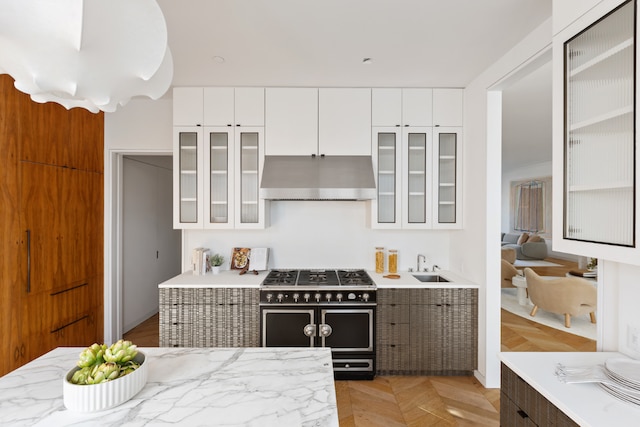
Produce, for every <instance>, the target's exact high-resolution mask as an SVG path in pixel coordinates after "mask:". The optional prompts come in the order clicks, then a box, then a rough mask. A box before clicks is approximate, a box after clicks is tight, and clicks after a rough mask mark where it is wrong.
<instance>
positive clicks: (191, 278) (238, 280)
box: [158, 270, 269, 289]
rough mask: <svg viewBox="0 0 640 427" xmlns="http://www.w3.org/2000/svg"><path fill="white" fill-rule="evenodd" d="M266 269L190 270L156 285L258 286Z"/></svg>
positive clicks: (204, 286) (192, 286) (197, 286)
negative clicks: (213, 271)
mask: <svg viewBox="0 0 640 427" xmlns="http://www.w3.org/2000/svg"><path fill="white" fill-rule="evenodd" d="M268 273H269V272H268V271H259V272H258V274H253V273H252V272H248V273H246V274H243V275H240V270H223V271H221V272H220V274H211V273H207V274H205V275H197V274H193V272H191V271H187V272H185V273H182V274H179V275H177V276H175V277H172V278H171V279H169V280H167V281H165V282H162V283H160V284H159V285H158V287H159V288H217V287H225V288H256V289H257V288H259V287H260V284H261V283H262V281H263V280H264V278H265V277H267V274H268Z"/></svg>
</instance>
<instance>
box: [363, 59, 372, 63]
mask: <svg viewBox="0 0 640 427" xmlns="http://www.w3.org/2000/svg"><path fill="white" fill-rule="evenodd" d="M372 62H373V58H364V59H363V60H362V63H363V64H371V63H372Z"/></svg>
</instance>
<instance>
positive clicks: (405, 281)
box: [367, 270, 478, 289]
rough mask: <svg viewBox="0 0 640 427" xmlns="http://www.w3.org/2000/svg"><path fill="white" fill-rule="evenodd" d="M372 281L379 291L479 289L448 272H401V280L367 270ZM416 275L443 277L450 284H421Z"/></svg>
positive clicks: (466, 280) (399, 273)
mask: <svg viewBox="0 0 640 427" xmlns="http://www.w3.org/2000/svg"><path fill="white" fill-rule="evenodd" d="M367 273H369V276H371V279H372V280H373V281H374V282H375V283H376V287H377V288H378V289H385V288H397V289H401V288H402V289H407V288H414V289H415V288H417V289H438V288H478V285H477V284H476V283H473V282H471V281H469V280H468V279H465V278H463V277H461V276H458V275H457V274H455V273H452V272H450V271H446V270H440V271H437V272H435V273H431V272H430V273H417V272H408V271H400V272H398V273H396V274H398V275H399V276H400V278H399V279H389V278H385V277H384V276H388V275H389V273H376V272H375V271H371V270H367ZM414 275H420V276H432V275H436V276H442V277H444V278H445V279H447V280H449V281H448V282H421V281H420V280H418V279H416V278H415V277H413V276H414Z"/></svg>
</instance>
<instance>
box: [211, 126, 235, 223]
mask: <svg viewBox="0 0 640 427" xmlns="http://www.w3.org/2000/svg"><path fill="white" fill-rule="evenodd" d="M205 139H206V144H205V155H206V156H205V164H204V171H205V174H206V175H205V176H206V179H205V182H204V184H205V196H206V197H205V206H206V208H207V210H206V217H207V218H206V221H207V223H206V225H205V227H206V228H227V227H232V226H233V200H234V198H233V179H234V178H233V170H234V169H233V159H234V151H233V148H234V143H233V139H234V132H233V130H229V128H227V127H221V128H212V127H208V128H205Z"/></svg>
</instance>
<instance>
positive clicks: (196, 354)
mask: <svg viewBox="0 0 640 427" xmlns="http://www.w3.org/2000/svg"><path fill="white" fill-rule="evenodd" d="M82 350H83V349H82V348H57V349H55V350H52V351H51V352H49V353H47V354H45V355H44V356H41V357H39V358H38V359H36V360H34V361H32V362H30V363H28V364H27V365H24V366H22V367H21V368H19V369H17V370H15V371H13V372H11V373H9V374H7V375H5V376H4V377H2V378H0V425H11V426H30V425H39V426H68V425H83V426H91V425H96V426H97V425H99V426H123V425H124V426H140V425H160V424H163V425H191V426H195V425H215V426H261V427H262V426H285V425H295V426H338V413H337V406H336V396H335V388H334V382H333V371H332V366H331V351H330V350H329V349H313V348H309V349H300V348H288V349H284V348H242V349H239V348H226V349H223V348H216V349H212V348H172V349H169V348H142V349H141V350H142V351H143V352H144V353H145V354H146V355H147V362H146V363H149V367H148V369H149V378H148V381H147V384H146V385H145V387H144V388H143V389H142V390H141V391H140V392H139V393H138V394H137V395H136V396H134V397H133V398H132V399H131V400H129V401H128V402H125V403H123V404H122V405H120V406H117V407H115V408H112V409H109V410H106V411H102V412H96V413H77V412H72V411H69V410H67V409H66V408H65V406H64V404H63V394H62V384H63V383H62V382H63V378H64V376H65V375H66V373H67V372H68V371H69V370H70V369H72V368H73V367H74V365H75V363H76V361H77V359H78V355H79V354H80V352H81V351H82ZM87 387H89V386H87Z"/></svg>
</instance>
